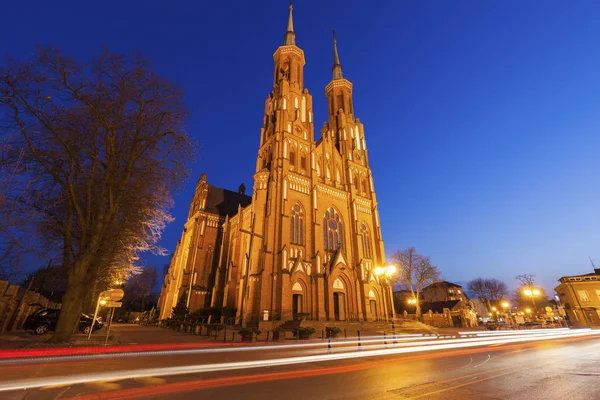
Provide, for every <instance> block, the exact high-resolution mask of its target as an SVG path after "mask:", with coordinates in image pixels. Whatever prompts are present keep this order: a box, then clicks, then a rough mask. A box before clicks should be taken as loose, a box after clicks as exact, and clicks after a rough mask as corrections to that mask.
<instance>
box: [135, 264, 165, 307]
mask: <svg viewBox="0 0 600 400" xmlns="http://www.w3.org/2000/svg"><path fill="white" fill-rule="evenodd" d="M157 283H158V271H157V269H156V267H155V266H150V267H144V268H143V269H142V271H141V272H140V273H139V274H136V275H133V276H132V277H131V279H130V280H129V284H128V287H129V290H130V291H131V297H132V299H133V300H138V299H139V300H140V301H141V303H142V306H141V310H140V311H142V312H143V311H144V306H145V301H146V298H147V297H148V296H150V295H151V294H152V290H153V289H154V287H155V286H156V284H157Z"/></svg>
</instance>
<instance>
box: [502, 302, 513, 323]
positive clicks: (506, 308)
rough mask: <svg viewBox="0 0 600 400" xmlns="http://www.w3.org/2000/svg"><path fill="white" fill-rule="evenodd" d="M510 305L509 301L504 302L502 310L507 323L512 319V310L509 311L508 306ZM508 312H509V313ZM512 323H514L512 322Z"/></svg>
mask: <svg viewBox="0 0 600 400" xmlns="http://www.w3.org/2000/svg"><path fill="white" fill-rule="evenodd" d="M509 305H510V304H508V302H507V301H503V302H502V308H503V309H504V318H505V322H508V317H510V309H508V306H509ZM507 310H508V312H507ZM511 322H512V321H511Z"/></svg>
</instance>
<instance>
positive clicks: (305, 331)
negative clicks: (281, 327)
mask: <svg viewBox="0 0 600 400" xmlns="http://www.w3.org/2000/svg"><path fill="white" fill-rule="evenodd" d="M313 333H315V328H311V327H299V328H296V329H294V335H303V336H310V335H312V334H313Z"/></svg>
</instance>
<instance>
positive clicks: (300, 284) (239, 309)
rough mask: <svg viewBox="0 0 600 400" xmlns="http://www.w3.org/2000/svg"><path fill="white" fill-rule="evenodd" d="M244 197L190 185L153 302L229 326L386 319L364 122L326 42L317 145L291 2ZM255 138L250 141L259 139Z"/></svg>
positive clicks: (390, 308) (386, 280)
mask: <svg viewBox="0 0 600 400" xmlns="http://www.w3.org/2000/svg"><path fill="white" fill-rule="evenodd" d="M273 61H274V68H273V89H272V92H271V93H270V94H269V95H268V97H267V99H266V101H265V106H264V116H263V123H262V127H261V129H260V142H259V146H258V154H257V157H256V166H255V168H256V169H255V171H256V173H255V174H254V186H253V191H252V196H248V195H246V194H245V188H244V186H243V185H242V186H240V188H239V189H238V190H237V191H230V190H226V189H222V188H218V187H215V186H212V185H210V184H209V182H208V180H207V176H206V175H205V174H203V175H202V176H201V177H200V180H199V181H198V183H197V186H196V191H195V194H194V197H193V199H192V202H191V205H190V209H189V214H188V220H187V222H186V223H185V225H184V228H183V233H182V236H181V240H179V241H178V244H177V248H176V250H175V252H174V253H173V256H172V259H171V264H170V268H169V271H168V273H167V275H166V276H165V280H164V283H163V286H162V292H161V295H160V299H159V303H158V306H159V309H160V319H165V318H169V317H170V316H171V312H172V308H173V307H175V305H176V304H177V303H178V302H181V301H185V304H187V306H188V308H189V310H190V311H194V310H197V309H200V308H204V307H227V308H229V309H234V310H235V315H236V317H235V322H236V324H240V325H242V326H256V325H258V324H259V322H261V323H262V322H263V321H274V322H275V321H282V322H284V321H290V320H294V319H299V318H302V319H306V320H310V321H360V322H366V323H368V322H372V321H387V320H389V319H391V318H393V316H394V305H393V298H392V291H391V284H390V275H389V274H390V273H391V272H392V269H393V268H390V267H387V266H386V259H385V252H384V247H383V239H382V237H381V227H380V226H381V225H380V223H381V222H380V220H379V213H378V209H377V200H376V196H375V187H374V182H373V177H372V174H371V169H370V168H369V154H368V150H367V141H366V136H365V129H364V125H363V124H362V123H361V122H360V120H359V119H358V118H356V117H355V115H354V105H353V101H352V83H351V82H350V81H349V80H347V79H345V78H344V76H343V73H342V65H341V63H340V59H339V56H338V51H337V44H336V40H335V36H334V40H333V68H332V79H331V81H330V82H329V84H328V85H327V86H326V87H325V94H326V97H327V105H328V114H327V121H326V122H325V123H324V125H323V127H322V128H321V130H320V137H319V139H318V140H315V135H314V120H313V109H312V96H311V95H310V94H309V92H308V89H306V88H305V87H304V74H303V69H304V64H305V58H304V52H303V51H302V49H301V48H299V47H298V46H297V45H296V34H295V32H294V24H293V19H292V6H291V5H290V10H289V17H288V25H287V31H286V32H285V35H284V43H283V45H282V46H280V47H279V48H278V49H277V50H276V51H275V53H274V55H273ZM257 139H258V135H257Z"/></svg>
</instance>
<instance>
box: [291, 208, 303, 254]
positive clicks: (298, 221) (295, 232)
mask: <svg viewBox="0 0 600 400" xmlns="http://www.w3.org/2000/svg"><path fill="white" fill-rule="evenodd" d="M290 242H291V243H294V244H299V245H304V212H303V211H302V207H300V206H299V205H298V204H294V206H293V207H292V213H291V215H290Z"/></svg>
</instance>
